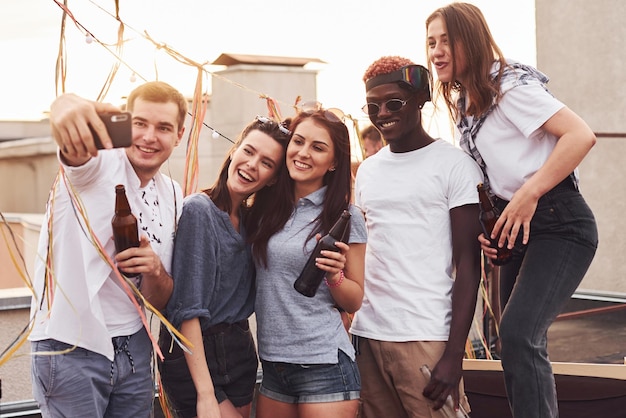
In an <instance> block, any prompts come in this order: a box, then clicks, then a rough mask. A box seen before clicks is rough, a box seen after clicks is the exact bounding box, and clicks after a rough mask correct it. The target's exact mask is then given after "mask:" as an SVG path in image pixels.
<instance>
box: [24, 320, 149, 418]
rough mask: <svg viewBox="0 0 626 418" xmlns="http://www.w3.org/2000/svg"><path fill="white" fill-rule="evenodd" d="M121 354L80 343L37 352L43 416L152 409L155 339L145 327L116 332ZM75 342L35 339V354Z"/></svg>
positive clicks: (117, 416)
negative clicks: (112, 355)
mask: <svg viewBox="0 0 626 418" xmlns="http://www.w3.org/2000/svg"><path fill="white" fill-rule="evenodd" d="M113 344H114V347H115V359H114V361H113V362H111V361H110V360H109V359H107V358H106V357H104V356H103V355H101V354H98V353H94V352H93V351H89V350H86V349H84V348H80V347H76V348H75V349H74V350H72V351H70V352H69V353H64V354H51V355H48V354H41V355H35V356H34V357H33V360H32V365H31V368H32V382H33V395H34V397H35V400H36V401H37V403H38V404H39V408H40V409H41V414H42V416H43V417H45V418H48V417H68V418H69V417H76V418H79V417H80V418H83V417H93V418H102V417H106V418H127V417H145V418H148V417H150V416H151V414H152V402H153V399H154V390H153V388H154V386H153V382H152V368H151V361H152V344H151V342H150V339H149V337H148V334H147V333H146V330H145V328H142V329H141V330H140V331H138V332H137V333H135V334H133V335H131V336H128V337H115V338H113ZM69 348H72V345H71V344H65V343H63V342H60V341H57V340H43V341H33V342H32V351H33V354H36V353H37V352H42V351H46V352H58V351H63V350H67V349H69Z"/></svg>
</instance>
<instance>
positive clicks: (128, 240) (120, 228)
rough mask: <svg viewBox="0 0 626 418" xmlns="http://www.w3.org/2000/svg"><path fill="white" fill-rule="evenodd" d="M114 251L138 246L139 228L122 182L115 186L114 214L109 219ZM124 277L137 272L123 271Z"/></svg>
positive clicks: (132, 275)
mask: <svg viewBox="0 0 626 418" xmlns="http://www.w3.org/2000/svg"><path fill="white" fill-rule="evenodd" d="M111 227H112V228H113V241H114V242H115V252H116V253H119V252H122V251H124V250H126V249H127V248H130V247H139V230H138V229H137V218H136V217H135V215H133V214H132V212H131V211H130V205H129V204H128V198H126V189H125V188H124V185H123V184H118V185H117V186H115V215H113V219H112V220H111ZM120 272H121V273H122V274H123V275H125V276H126V277H137V276H139V273H124V272H123V271H121V270H120Z"/></svg>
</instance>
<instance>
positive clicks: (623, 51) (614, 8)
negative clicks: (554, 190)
mask: <svg viewBox="0 0 626 418" xmlns="http://www.w3.org/2000/svg"><path fill="white" fill-rule="evenodd" d="M625 17H626V2H625V1H623V0H598V1H594V2H589V1H587V0H536V27H537V66H538V68H539V69H540V70H542V71H543V72H544V73H546V74H547V75H548V76H549V77H550V78H551V80H550V83H549V84H548V86H549V88H550V90H551V91H552V92H553V93H554V94H555V95H556V96H557V97H558V98H559V99H560V100H561V101H563V102H564V103H565V104H566V105H568V106H569V107H570V108H571V109H572V110H574V111H575V112H576V113H578V114H579V115H580V116H581V117H582V118H583V119H585V121H586V122H587V123H588V124H589V125H590V126H591V128H592V129H593V130H594V132H596V134H597V136H598V143H597V144H596V146H595V147H594V148H593V149H592V150H591V152H590V153H589V155H588V156H587V158H586V159H585V160H584V161H583V163H582V164H581V166H580V174H581V190H582V192H583V195H584V196H585V198H586V200H587V201H588V203H589V205H590V206H591V208H592V209H593V210H594V213H595V215H596V219H597V222H598V228H599V234H600V245H599V248H598V252H597V254H596V258H595V259H594V261H593V263H592V265H591V268H590V270H589V272H588V273H587V276H586V277H585V279H584V280H583V282H582V284H581V286H580V289H581V290H591V291H593V292H600V293H613V292H618V293H621V294H626V280H624V278H625V277H626V263H624V259H623V258H622V257H623V253H624V250H626V238H625V237H624V236H623V234H622V231H623V230H624V228H625V227H626V219H625V218H624V213H625V209H626V199H625V198H624V197H623V195H622V191H623V190H626V164H625V163H624V155H626V119H625V118H624V114H625V110H626V93H625V91H626V90H625V88H624V86H625V85H626V48H625V47H624V40H625V39H626V25H624V23H623V21H624V18H625Z"/></svg>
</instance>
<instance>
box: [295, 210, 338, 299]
mask: <svg viewBox="0 0 626 418" xmlns="http://www.w3.org/2000/svg"><path fill="white" fill-rule="evenodd" d="M349 236H350V212H348V211H347V210H344V211H343V213H342V214H341V217H340V218H339V219H338V220H337V222H335V224H334V225H333V227H332V228H331V229H330V232H328V234H327V235H324V236H323V237H322V238H320V240H319V241H318V242H317V244H316V245H315V249H314V250H313V252H312V253H311V255H310V256H309V259H308V260H307V262H306V264H305V265H304V268H303V269H302V272H301V273H300V276H298V279H297V280H296V281H295V283H294V284H293V287H294V288H295V289H296V290H297V291H298V292H300V293H301V294H303V295H304V296H308V297H310V298H312V297H313V296H315V293H316V292H317V289H318V288H319V287H320V284H321V283H322V280H324V275H325V274H326V272H325V271H324V270H321V269H319V268H317V266H316V265H315V259H316V258H319V257H320V253H321V251H322V250H329V251H336V252H339V248H337V246H336V245H335V242H337V241H342V242H346V241H347V240H348V237H349Z"/></svg>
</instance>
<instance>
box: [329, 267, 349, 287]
mask: <svg viewBox="0 0 626 418" xmlns="http://www.w3.org/2000/svg"><path fill="white" fill-rule="evenodd" d="M345 278H346V276H344V274H343V270H339V280H337V281H336V282H335V283H331V282H329V281H328V278H326V277H324V283H326V286H328V287H339V286H340V285H341V283H343V279H345Z"/></svg>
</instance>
